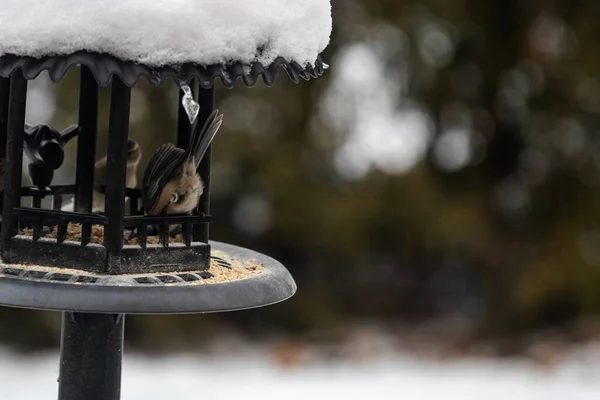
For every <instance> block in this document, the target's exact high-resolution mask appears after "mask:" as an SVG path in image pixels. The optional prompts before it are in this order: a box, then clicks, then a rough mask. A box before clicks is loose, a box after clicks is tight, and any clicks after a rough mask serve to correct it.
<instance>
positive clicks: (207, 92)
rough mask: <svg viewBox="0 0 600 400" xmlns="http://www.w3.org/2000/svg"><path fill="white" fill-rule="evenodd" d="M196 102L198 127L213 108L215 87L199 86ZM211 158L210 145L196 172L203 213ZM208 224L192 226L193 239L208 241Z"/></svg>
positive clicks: (206, 210) (207, 207)
mask: <svg viewBox="0 0 600 400" xmlns="http://www.w3.org/2000/svg"><path fill="white" fill-rule="evenodd" d="M198 103H199V104H200V114H199V115H198V124H200V127H202V125H203V124H204V122H206V119H207V118H208V116H209V115H210V113H212V112H213V110H214V108H215V88H214V86H213V87H211V88H210V89H203V88H200V90H199V93H198ZM211 159H212V146H210V147H209V148H208V150H206V154H205V155H204V158H203V159H202V162H201V163H200V167H199V168H198V173H199V174H200V177H201V178H202V182H204V193H203V194H202V197H200V203H199V204H198V211H200V212H202V213H204V214H205V215H209V214H210V163H211ZM208 234H209V226H208V222H205V223H202V224H197V225H195V226H194V241H196V242H204V243H208Z"/></svg>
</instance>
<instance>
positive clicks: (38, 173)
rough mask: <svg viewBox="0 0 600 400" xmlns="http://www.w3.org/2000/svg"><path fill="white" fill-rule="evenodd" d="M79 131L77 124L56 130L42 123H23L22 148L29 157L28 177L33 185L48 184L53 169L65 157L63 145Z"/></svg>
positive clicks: (59, 164)
mask: <svg viewBox="0 0 600 400" xmlns="http://www.w3.org/2000/svg"><path fill="white" fill-rule="evenodd" d="M79 131H80V128H79V126H78V125H72V126H70V127H68V128H66V129H65V130H63V131H62V132H58V131H57V130H56V129H54V128H53V127H51V126H48V125H44V124H39V125H35V126H33V125H29V124H25V132H24V133H25V135H24V144H25V145H24V146H23V150H24V152H25V155H26V156H27V158H28V159H29V164H28V169H29V177H30V178H31V182H32V183H33V184H34V185H35V186H37V187H39V188H40V189H45V188H46V187H48V186H50V184H51V183H52V179H53V178H54V171H55V170H57V169H58V168H60V166H61V165H62V163H63V161H64V159H65V152H64V147H65V145H66V144H67V143H68V142H69V141H70V140H71V139H73V138H74V137H75V136H77V134H78V133H79Z"/></svg>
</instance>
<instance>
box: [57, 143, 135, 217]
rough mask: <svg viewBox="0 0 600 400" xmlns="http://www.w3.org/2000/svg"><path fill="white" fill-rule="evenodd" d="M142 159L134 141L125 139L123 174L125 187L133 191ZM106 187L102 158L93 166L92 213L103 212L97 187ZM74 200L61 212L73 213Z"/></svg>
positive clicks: (104, 162)
mask: <svg viewBox="0 0 600 400" xmlns="http://www.w3.org/2000/svg"><path fill="white" fill-rule="evenodd" d="M141 159H142V149H141V148H140V145H139V144H138V142H136V141H135V140H133V139H131V138H129V139H127V169H126V174H125V187H126V188H129V189H135V187H136V186H137V184H138V178H137V169H138V166H139V164H140V161H141ZM105 185H106V156H104V157H102V158H101V159H99V160H98V161H96V163H95V164H94V186H95V187H94V193H93V198H92V212H93V213H101V212H104V201H105V195H104V193H101V192H100V191H99V190H98V188H97V186H105ZM74 203H75V199H71V200H70V201H69V202H67V203H65V204H64V205H63V206H62V207H61V210H62V211H74Z"/></svg>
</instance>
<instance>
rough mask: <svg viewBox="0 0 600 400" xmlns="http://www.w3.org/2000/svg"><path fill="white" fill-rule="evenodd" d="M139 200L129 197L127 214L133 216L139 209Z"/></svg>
mask: <svg viewBox="0 0 600 400" xmlns="http://www.w3.org/2000/svg"><path fill="white" fill-rule="evenodd" d="M138 202H139V198H138V197H137V196H129V214H130V215H135V214H136V213H137V210H138V209H139V204H138Z"/></svg>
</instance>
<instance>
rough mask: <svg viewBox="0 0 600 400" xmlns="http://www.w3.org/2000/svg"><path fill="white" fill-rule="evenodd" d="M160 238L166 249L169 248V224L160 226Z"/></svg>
mask: <svg viewBox="0 0 600 400" xmlns="http://www.w3.org/2000/svg"><path fill="white" fill-rule="evenodd" d="M158 237H159V239H160V244H161V245H163V246H164V247H169V224H168V222H165V223H161V224H159V225H158Z"/></svg>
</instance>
